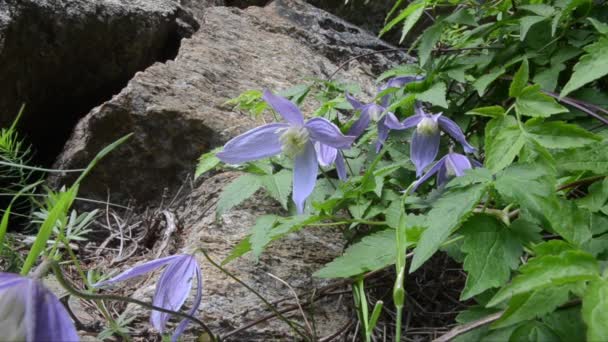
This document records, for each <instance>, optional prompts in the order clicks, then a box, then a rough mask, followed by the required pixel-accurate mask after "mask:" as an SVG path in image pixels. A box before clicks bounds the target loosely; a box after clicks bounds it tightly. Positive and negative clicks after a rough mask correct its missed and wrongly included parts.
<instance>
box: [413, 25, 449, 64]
mask: <svg viewBox="0 0 608 342" xmlns="http://www.w3.org/2000/svg"><path fill="white" fill-rule="evenodd" d="M442 31H443V22H442V21H437V22H436V23H435V24H433V25H432V26H430V27H428V28H427V29H426V30H425V31H424V33H423V34H422V36H421V37H420V44H418V59H419V60H420V65H421V66H422V65H425V64H426V62H427V60H428V59H429V57H431V52H432V51H433V48H435V45H436V44H437V42H438V41H439V38H441V33H442Z"/></svg>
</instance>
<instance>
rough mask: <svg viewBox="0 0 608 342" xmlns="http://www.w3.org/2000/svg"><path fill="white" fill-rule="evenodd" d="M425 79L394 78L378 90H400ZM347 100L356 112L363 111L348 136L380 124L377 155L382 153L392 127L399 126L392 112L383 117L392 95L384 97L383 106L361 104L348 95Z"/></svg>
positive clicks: (361, 132) (415, 77)
mask: <svg viewBox="0 0 608 342" xmlns="http://www.w3.org/2000/svg"><path fill="white" fill-rule="evenodd" d="M422 79H424V77H422V76H402V77H394V78H391V79H390V80H388V81H387V82H386V83H385V84H383V85H382V86H380V87H379V88H378V92H382V91H384V90H386V89H388V88H399V87H402V86H404V85H406V84H408V83H411V82H415V81H420V80H422ZM346 99H347V100H348V102H350V104H351V106H353V108H354V109H355V110H359V111H361V115H360V116H359V119H358V120H357V121H355V123H354V124H353V125H352V126H351V128H350V130H349V132H348V134H349V135H354V136H357V137H358V136H360V135H361V134H363V132H364V131H365V129H366V128H367V126H369V123H370V122H371V121H374V122H377V123H378V140H377V141H376V153H378V152H380V149H381V148H382V145H384V142H385V141H386V139H387V138H388V134H389V132H390V130H391V127H397V126H399V120H398V119H397V117H396V116H395V114H393V113H391V112H387V113H386V114H385V115H382V114H383V113H384V112H386V110H387V107H388V105H389V102H390V99H391V95H385V96H383V97H382V100H381V103H382V105H378V104H375V103H368V104H363V103H361V102H359V101H358V100H357V99H355V98H354V97H352V96H351V95H349V94H348V93H347V94H346Z"/></svg>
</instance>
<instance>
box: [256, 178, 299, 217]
mask: <svg viewBox="0 0 608 342" xmlns="http://www.w3.org/2000/svg"><path fill="white" fill-rule="evenodd" d="M292 177H293V174H292V172H291V171H288V170H286V169H283V170H281V171H279V172H278V173H275V174H273V175H267V176H264V177H262V185H263V186H264V188H265V189H266V190H267V191H268V194H269V195H270V196H271V197H272V198H274V199H275V200H276V201H277V202H279V203H281V206H282V207H283V209H285V210H287V203H288V200H289V194H290V193H291V183H292Z"/></svg>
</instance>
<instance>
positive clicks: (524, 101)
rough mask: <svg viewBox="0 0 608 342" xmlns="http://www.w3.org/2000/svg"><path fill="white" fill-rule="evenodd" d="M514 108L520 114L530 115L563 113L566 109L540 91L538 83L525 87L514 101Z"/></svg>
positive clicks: (541, 115)
mask: <svg viewBox="0 0 608 342" xmlns="http://www.w3.org/2000/svg"><path fill="white" fill-rule="evenodd" d="M515 109H516V110H517V111H518V112H519V114H521V115H526V116H532V117H548V116H551V115H553V114H558V113H565V112H567V111H568V109H566V108H564V107H562V106H561V105H560V104H558V103H557V102H555V100H554V99H553V98H552V97H551V96H549V95H545V94H543V93H542V92H541V91H540V85H532V86H527V87H525V88H524V89H523V90H522V91H521V94H519V96H518V97H517V101H516V102H515Z"/></svg>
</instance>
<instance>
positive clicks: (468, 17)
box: [445, 8, 477, 26]
mask: <svg viewBox="0 0 608 342" xmlns="http://www.w3.org/2000/svg"><path fill="white" fill-rule="evenodd" d="M445 21H447V22H448V23H454V24H461V25H469V26H476V25H477V21H476V20H475V16H474V15H473V14H471V10H470V9H468V8H463V9H460V10H458V11H456V12H454V13H452V14H450V15H449V16H448V17H447V18H445Z"/></svg>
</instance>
